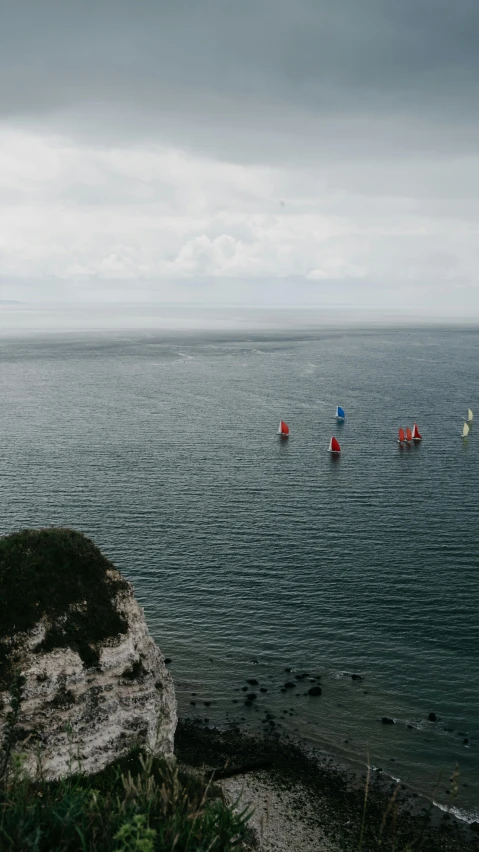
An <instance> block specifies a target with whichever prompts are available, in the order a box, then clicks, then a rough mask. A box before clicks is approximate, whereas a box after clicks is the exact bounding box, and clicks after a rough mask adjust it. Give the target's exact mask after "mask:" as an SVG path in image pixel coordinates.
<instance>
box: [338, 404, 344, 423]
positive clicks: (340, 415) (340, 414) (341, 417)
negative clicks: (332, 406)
mask: <svg viewBox="0 0 479 852" xmlns="http://www.w3.org/2000/svg"><path fill="white" fill-rule="evenodd" d="M336 417H337V419H338V420H344V418H345V417H346V415H345V413H344V408H341V406H340V405H338V407H337V408H336Z"/></svg>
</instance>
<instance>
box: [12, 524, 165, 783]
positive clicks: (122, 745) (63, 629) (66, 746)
mask: <svg viewBox="0 0 479 852" xmlns="http://www.w3.org/2000/svg"><path fill="white" fill-rule="evenodd" d="M45 532H48V531H42V533H45ZM57 532H58V531H55V533H57ZM66 532H68V533H69V535H73V536H78V534H76V533H73V534H72V533H71V531H66ZM80 538H81V539H82V540H83V541H86V542H88V540H87V539H83V537H80ZM88 545H89V546H91V547H94V545H92V543H91V542H88ZM95 551H96V553H97V554H99V551H98V550H97V549H96V548H95ZM100 556H101V554H100ZM0 557H1V554H0ZM102 559H103V557H102ZM104 562H105V563H106V567H105V568H104V569H103V574H102V578H101V582H102V588H106V589H110V590H111V593H112V597H111V599H110V600H109V601H108V604H109V605H110V606H111V612H110V615H109V616H108V617H110V618H111V616H112V614H113V616H115V617H116V618H117V622H116V623H117V629H118V625H119V629H120V632H116V633H115V635H109V636H103V637H102V638H101V639H100V640H98V639H97V641H95V642H92V643H91V645H88V641H87V640H88V636H87V635H86V633H85V631H86V628H85V624H87V622H85V620H84V621H83V622H82V630H83V633H82V638H81V643H80V642H79V643H77V645H76V639H75V634H72V633H71V630H70V632H69V629H68V627H67V625H69V624H70V625H71V623H74V624H76V623H77V622H76V621H75V619H77V621H78V617H79V616H78V613H80V614H83V615H85V616H87V615H88V613H87V609H88V601H87V600H83V601H79V600H78V592H79V591H81V583H80V584H79V583H78V582H77V583H76V585H75V590H74V591H75V594H74V595H73V598H74V599H73V600H71V601H70V602H69V603H68V605H67V606H66V608H65V611H64V612H63V613H61V612H59V611H58V607H57V609H56V611H55V613H54V616H52V614H51V613H49V612H44V613H43V615H42V616H41V617H40V619H39V620H38V621H37V622H36V623H35V624H34V625H33V626H32V627H30V629H28V630H25V631H22V632H18V633H10V635H5V633H4V634H3V636H2V637H1V643H0V644H1V649H0V650H2V652H3V669H4V670H5V669H6V668H8V667H9V668H10V670H13V669H16V670H21V672H22V674H23V676H24V678H25V685H24V689H23V700H22V705H21V711H20V716H19V719H18V735H19V736H18V741H17V743H16V749H17V750H18V751H19V752H21V753H23V754H25V755H26V769H27V771H28V772H29V774H31V775H34V774H35V773H36V772H37V770H38V764H39V761H41V767H42V771H43V773H44V775H45V776H46V777H47V778H58V777H60V776H63V775H66V774H68V773H70V772H74V771H78V769H79V768H80V767H81V769H82V770H83V771H85V772H87V773H90V772H96V771H98V770H100V769H102V768H104V767H105V766H106V765H107V764H108V763H110V762H111V761H112V760H114V759H115V758H117V757H119V756H121V755H122V754H125V753H126V752H127V751H129V750H130V749H131V748H132V747H133V746H135V745H138V744H139V745H143V746H145V745H146V746H147V747H148V748H150V749H151V750H153V751H154V752H155V753H156V754H158V753H162V754H164V755H165V756H170V755H172V754H173V737H174V732H175V728H176V722H177V716H176V701H175V695H174V689H173V682H172V678H171V675H170V674H169V672H168V670H167V668H166V666H165V663H164V660H163V657H162V655H161V653H160V651H159V649H158V648H157V646H156V645H155V643H154V642H153V639H152V638H151V636H150V634H149V632H148V628H147V626H146V623H145V619H144V615H143V612H142V610H141V609H140V607H139V606H138V604H137V602H136V600H135V598H134V595H133V589H132V587H131V585H130V584H129V583H127V582H126V581H125V580H124V579H123V578H122V577H121V575H120V574H119V572H117V571H116V570H115V569H114V568H113V566H111V563H108V562H107V560H104ZM1 572H2V564H1V558H0V591H1V590H2V589H1V581H2V573H1ZM75 598H76V600H75ZM99 617H100V616H99ZM78 623H79V622H78ZM111 623H114V622H111ZM103 632H105V631H103ZM106 632H108V631H106ZM72 635H73V639H72ZM85 642H86V643H87V644H86V645H85ZM55 645H56V647H55ZM72 646H73V647H72ZM85 648H86V649H87V650H85ZM5 660H7V663H5ZM0 662H1V660H0ZM0 668H1V667H0ZM10 683H11V680H10ZM8 687H9V679H8V678H7V677H5V676H4V677H3V680H0V742H1V740H2V731H3V727H4V725H5V718H6V713H7V712H8V709H9V700H10V692H9V688H8Z"/></svg>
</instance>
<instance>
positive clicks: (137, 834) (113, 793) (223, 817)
mask: <svg viewBox="0 0 479 852" xmlns="http://www.w3.org/2000/svg"><path fill="white" fill-rule="evenodd" d="M245 833H246V815H245V814H242V815H241V814H240V815H236V814H235V813H234V812H233V810H232V809H231V808H230V807H228V806H227V805H226V804H225V803H224V802H223V800H222V799H221V798H220V797H218V795H217V793H216V791H214V789H212V788H209V787H208V786H205V785H204V784H200V783H199V782H198V781H196V780H194V779H193V778H190V777H188V776H187V775H183V774H180V773H179V772H178V770H177V769H176V768H175V767H173V766H170V765H168V764H167V763H164V762H162V761H160V760H157V759H154V758H152V757H149V758H146V757H144V756H142V755H141V754H135V755H130V756H129V757H128V758H127V759H124V760H123V761H121V762H119V763H117V764H114V765H112V766H110V767H109V768H108V769H107V770H105V771H104V772H102V773H101V774H99V775H97V776H92V777H89V778H87V777H85V776H82V775H76V776H72V777H70V778H68V779H65V780H63V781H59V782H56V783H45V782H43V783H42V782H36V783H32V782H31V781H29V780H27V779H25V778H23V777H22V773H21V763H20V764H19V763H18V762H17V763H16V765H15V766H14V769H13V772H12V773H11V774H10V777H9V780H8V782H4V783H3V786H1V787H0V849H2V852H24V850H25V852H26V850H29V852H52V850H55V852H77V850H83V851H84V852H110V850H111V852H130V850H131V852H133V850H135V852H166V850H168V852H170V850H173V849H174V850H175V852H229V850H235V849H240V848H242V846H243V838H244V836H245Z"/></svg>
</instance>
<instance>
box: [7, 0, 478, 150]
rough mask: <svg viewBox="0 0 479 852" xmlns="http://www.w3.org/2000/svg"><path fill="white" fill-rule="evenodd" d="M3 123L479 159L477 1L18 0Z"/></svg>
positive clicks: (13, 7) (10, 17) (200, 143)
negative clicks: (473, 154) (453, 153)
mask: <svg viewBox="0 0 479 852" xmlns="http://www.w3.org/2000/svg"><path fill="white" fill-rule="evenodd" d="M0 26H1V36H0V38H1V50H0V116H2V117H3V118H7V119H10V120H11V119H16V120H21V121H37V122H39V121H40V122H42V121H45V120H47V121H48V122H49V124H50V126H52V125H57V126H59V127H69V128H70V129H73V131H74V132H75V133H77V134H86V135H93V136H96V137H97V138H100V137H102V136H105V137H109V139H112V138H114V139H115V140H116V142H117V143H121V140H122V139H131V138H132V137H139V138H142V137H144V138H152V137H155V136H156V135H157V134H158V133H159V134H161V136H162V138H163V139H168V140H169V141H171V142H172V143H175V144H182V145H188V144H190V145H193V146H194V147H195V148H196V149H205V150H207V151H208V152H213V153H214V154H216V155H219V156H226V157H228V156H231V157H233V158H236V159H237V160H240V159H245V160H247V159H258V160H264V159H274V158H276V157H281V156H286V157H288V156H291V155H293V156H295V157H301V156H302V155H306V154H308V153H311V152H314V151H316V152H320V153H322V154H325V153H328V152H329V153H331V154H333V155H334V154H336V155H339V156H342V155H345V154H348V153H350V152H351V151H354V153H355V155H358V154H360V153H361V152H363V153H367V152H368V151H375V150H381V151H382V152H386V153H387V151H388V150H393V151H397V150H400V149H407V148H408V146H409V147H411V149H414V150H415V151H417V150H424V149H430V148H431V147H432V148H433V149H434V150H437V151H438V152H440V151H441V150H443V149H448V150H449V149H452V150H457V151H459V152H466V151H472V150H474V146H475V143H476V139H477V124H478V122H477V114H478V113H477V108H478V106H479V51H478V49H477V45H478V44H479V3H478V2H477V0H458V2H456V3H452V2H446V0H342V2H333V0H328V2H325V0H294V1H293V0H288V2H285V0H242V2H239V0H236V2H231V0H189V2H185V0H171V2H164V0H139V2H125V0H99V2H89V0H82V2H80V0H78V2H71V1H70V2H69V0H57V2H53V0H41V2H40V0H15V2H7V1H6V0H3V3H2V4H1V20H0Z"/></svg>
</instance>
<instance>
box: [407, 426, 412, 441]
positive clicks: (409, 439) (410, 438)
mask: <svg viewBox="0 0 479 852" xmlns="http://www.w3.org/2000/svg"><path fill="white" fill-rule="evenodd" d="M406 441H412V432H411V430H410V428H409V426H406Z"/></svg>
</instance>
